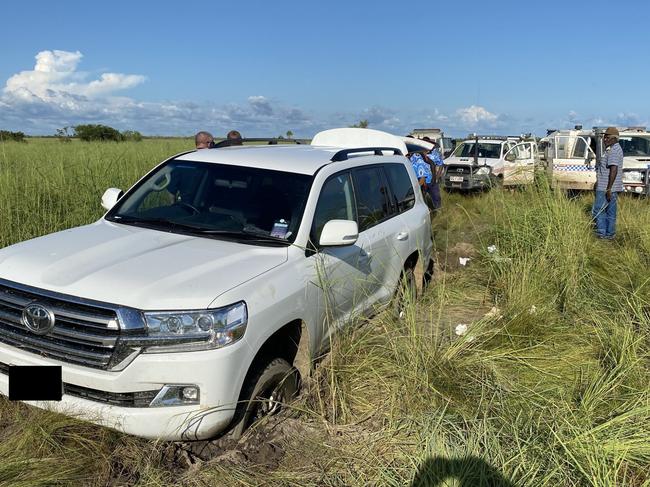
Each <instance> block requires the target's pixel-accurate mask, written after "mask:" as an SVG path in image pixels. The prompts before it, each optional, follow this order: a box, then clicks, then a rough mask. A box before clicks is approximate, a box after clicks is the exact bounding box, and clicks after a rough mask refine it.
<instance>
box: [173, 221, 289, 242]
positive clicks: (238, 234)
mask: <svg viewBox="0 0 650 487" xmlns="http://www.w3.org/2000/svg"><path fill="white" fill-rule="evenodd" d="M184 227H187V228H188V229H191V230H190V231H194V232H196V233H197V234H199V235H209V236H216V237H225V238H232V239H236V240H245V241H247V242H264V243H273V244H278V245H287V246H288V245H290V242H289V241H287V240H285V239H283V238H278V237H271V236H270V235H261V234H259V233H253V232H246V231H233V230H216V229H210V228H200V227H192V226H189V225H184Z"/></svg>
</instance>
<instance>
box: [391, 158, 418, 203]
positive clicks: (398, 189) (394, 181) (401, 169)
mask: <svg viewBox="0 0 650 487" xmlns="http://www.w3.org/2000/svg"><path fill="white" fill-rule="evenodd" d="M384 169H385V171H386V176H387V177H388V182H389V184H390V189H391V193H390V196H391V197H392V199H393V202H394V204H395V205H396V206H397V209H398V211H399V212H400V213H401V212H404V211H407V210H410V209H411V208H413V206H414V205H415V193H414V191H413V184H411V178H409V175H408V172H407V170H406V167H405V166H404V164H385V165H384Z"/></svg>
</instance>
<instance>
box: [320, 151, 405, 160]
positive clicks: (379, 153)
mask: <svg viewBox="0 0 650 487" xmlns="http://www.w3.org/2000/svg"><path fill="white" fill-rule="evenodd" d="M383 151H392V152H393V155H396V156H401V155H403V154H402V151H401V150H399V149H396V148H395V147H355V148H354V149H343V150H340V151H338V152H337V153H336V154H334V155H333V156H332V158H331V159H330V161H332V162H339V161H347V160H348V155H350V154H356V153H359V152H373V153H374V155H376V156H383V155H384V152H383Z"/></svg>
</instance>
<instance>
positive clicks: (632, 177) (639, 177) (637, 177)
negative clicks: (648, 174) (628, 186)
mask: <svg viewBox="0 0 650 487" xmlns="http://www.w3.org/2000/svg"><path fill="white" fill-rule="evenodd" d="M623 181H624V182H626V183H642V182H643V173H642V172H641V171H623Z"/></svg>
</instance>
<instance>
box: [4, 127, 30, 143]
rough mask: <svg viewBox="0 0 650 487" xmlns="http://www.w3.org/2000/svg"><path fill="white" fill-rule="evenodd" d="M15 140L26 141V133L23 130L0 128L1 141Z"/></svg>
mask: <svg viewBox="0 0 650 487" xmlns="http://www.w3.org/2000/svg"><path fill="white" fill-rule="evenodd" d="M5 140H13V141H15V142H25V134H24V133H22V132H10V131H8V130H0V141H2V142H4V141H5Z"/></svg>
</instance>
